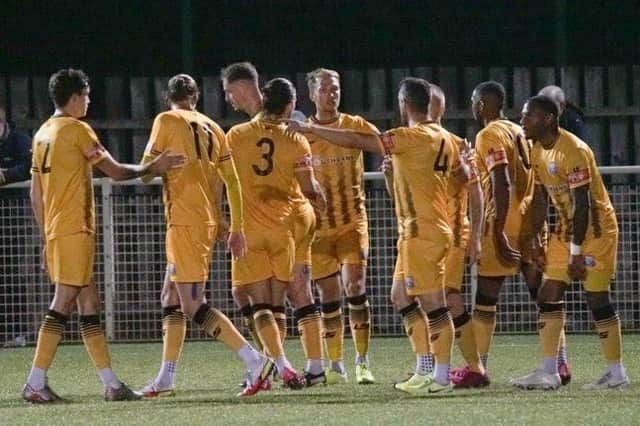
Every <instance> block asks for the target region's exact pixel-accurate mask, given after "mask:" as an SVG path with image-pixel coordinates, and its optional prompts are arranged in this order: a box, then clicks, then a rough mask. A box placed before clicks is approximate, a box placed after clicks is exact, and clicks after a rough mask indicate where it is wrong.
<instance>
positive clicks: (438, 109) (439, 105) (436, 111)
mask: <svg viewBox="0 0 640 426" xmlns="http://www.w3.org/2000/svg"><path fill="white" fill-rule="evenodd" d="M429 87H430V88H431V96H430V98H429V119H430V120H433V121H435V122H437V123H440V121H441V120H442V117H443V116H444V111H445V109H446V107H447V104H446V100H445V97H444V92H443V91H442V89H441V88H440V86H438V85H435V84H433V83H431V84H429Z"/></svg>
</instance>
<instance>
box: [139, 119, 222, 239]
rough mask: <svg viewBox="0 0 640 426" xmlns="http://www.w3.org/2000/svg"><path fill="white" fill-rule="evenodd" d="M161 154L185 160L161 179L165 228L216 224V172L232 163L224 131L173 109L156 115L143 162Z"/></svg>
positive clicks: (211, 121) (210, 122)
mask: <svg viewBox="0 0 640 426" xmlns="http://www.w3.org/2000/svg"><path fill="white" fill-rule="evenodd" d="M164 151H171V152H173V153H176V154H182V155H184V156H185V157H186V161H185V165H184V167H182V168H178V169H174V170H169V171H168V172H167V173H166V174H165V175H164V176H163V181H164V182H163V183H164V185H163V198H164V206H165V217H166V220H167V226H169V225H182V226H203V225H215V224H217V223H218V215H219V209H218V206H217V203H218V200H216V196H215V190H214V185H215V183H216V182H217V180H218V179H219V177H218V173H217V169H218V168H219V167H222V164H223V163H224V162H226V161H230V160H231V154H230V152H229V146H228V145H227V141H226V138H225V135H224V131H223V130H222V129H221V128H220V126H218V125H217V124H216V123H215V122H214V121H213V120H211V119H210V118H209V117H207V116H206V115H204V114H202V113H200V112H198V111H192V110H184V109H176V110H172V111H167V112H163V113H161V114H158V116H156V118H155V120H154V122H153V127H152V129H151V136H150V137H149V143H148V144H147V148H146V150H145V153H144V157H143V158H142V163H143V164H144V163H146V162H148V161H151V159H153V158H154V157H156V156H158V155H159V154H161V153H162V152H164Z"/></svg>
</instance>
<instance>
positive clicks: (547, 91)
mask: <svg viewBox="0 0 640 426" xmlns="http://www.w3.org/2000/svg"><path fill="white" fill-rule="evenodd" d="M538 95H544V96H547V97H549V98H551V99H553V101H554V102H555V103H557V104H558V110H559V112H560V115H562V113H563V112H564V110H565V108H566V107H567V98H566V96H565V95H564V91H563V90H562V89H561V88H559V87H558V86H553V85H552V86H545V87H543V88H542V89H540V91H539V92H538Z"/></svg>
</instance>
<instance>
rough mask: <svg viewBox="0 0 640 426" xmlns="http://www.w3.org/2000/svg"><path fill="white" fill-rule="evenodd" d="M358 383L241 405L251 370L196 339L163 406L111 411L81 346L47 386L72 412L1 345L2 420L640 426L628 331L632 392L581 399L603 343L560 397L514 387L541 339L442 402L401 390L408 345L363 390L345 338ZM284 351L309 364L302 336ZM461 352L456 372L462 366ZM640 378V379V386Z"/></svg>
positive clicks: (589, 349) (522, 341) (383, 348)
mask: <svg viewBox="0 0 640 426" xmlns="http://www.w3.org/2000/svg"><path fill="white" fill-rule="evenodd" d="M345 343H346V348H345V349H346V351H345V352H346V354H345V355H346V360H347V367H348V371H349V380H350V382H349V384H346V385H336V386H316V387H313V388H310V389H305V390H302V391H297V392H296V391H290V390H284V389H281V388H280V384H279V383H277V384H276V385H275V387H274V391H271V392H265V393H260V394H258V395H257V396H255V397H252V398H248V399H242V400H241V399H239V398H236V397H235V394H236V392H237V391H238V390H239V387H238V383H239V382H240V379H241V378H242V376H243V373H244V372H243V368H242V365H241V363H240V361H239V360H237V359H236V357H235V355H233V354H232V353H231V352H230V351H228V350H227V349H226V348H225V347H224V346H223V345H222V344H220V343H211V342H190V343H188V344H187V345H186V346H185V350H184V352H183V356H182V360H181V362H180V364H179V366H178V380H177V395H176V397H174V398H162V399H158V400H154V401H141V402H121V403H106V402H104V401H103V400H102V397H101V394H102V385H101V384H100V381H99V379H98V377H97V375H96V373H95V372H94V370H93V368H92V365H91V363H90V361H89V359H88V357H87V355H86V352H85V349H84V347H83V346H81V345H69V346H62V347H60V348H59V350H58V354H57V356H56V360H55V363H54V366H53V368H52V369H51V370H50V373H49V382H50V384H51V386H52V387H53V389H54V390H55V391H56V392H58V393H59V394H60V395H61V396H62V397H64V398H68V399H70V400H71V402H70V403H68V404H58V405H48V406H31V405H29V404H26V403H23V402H22V400H20V397H19V392H20V389H21V386H22V384H23V382H24V380H25V377H26V375H27V373H28V369H29V366H30V363H31V358H32V356H33V351H34V348H19V349H0V424H6V425H16V424H28V425H36V424H52V425H54V424H65V425H68V424H147V425H150V424H153V425H156V424H174V425H175V424H190V425H199V424H243V425H250V424H277V425H282V424H299V423H301V422H304V423H308V424H403V425H404V424H449V425H450V424H456V425H463V424H474V425H481V424H491V425H499V424H505V425H507V424H509V425H511V424H525V423H526V424H543V425H549V424H616V425H617V424H638V423H639V422H640V409H639V408H638V407H639V405H638V404H639V401H640V398H639V395H640V384H637V382H635V381H637V380H640V335H627V336H625V339H624V355H625V363H626V368H627V374H628V375H629V376H630V377H631V380H632V384H631V386H629V387H627V388H626V389H625V390H622V391H620V390H612V391H584V390H582V389H581V387H582V385H583V384H585V383H587V382H590V381H593V380H595V379H597V378H598V377H599V376H600V374H601V373H602V372H603V371H604V362H603V360H602V357H601V355H600V351H599V346H598V341H597V337H596V336H595V335H590V336H583V335H578V336H568V343H569V345H568V346H569V357H570V362H571V366H572V373H573V381H572V382H571V384H570V385H569V386H566V387H563V388H562V389H560V390H559V391H555V392H553V391H551V392H543V391H521V390H515V389H512V387H511V386H510V385H509V379H510V378H512V377H515V376H520V375H523V374H525V373H528V372H529V371H531V370H532V369H533V367H535V366H536V365H537V364H538V362H539V349H538V339H537V337H536V336H498V337H496V338H495V340H494V345H493V349H492V350H493V353H492V357H491V359H490V360H489V368H490V373H491V380H492V384H491V386H489V387H488V388H484V389H478V390H464V391H454V392H452V393H449V394H446V395H440V396H435V397H422V398H415V397H410V396H406V395H404V394H402V393H400V392H399V391H396V390H394V389H393V387H392V383H393V382H394V381H395V380H398V379H402V378H404V377H405V375H406V373H407V372H408V371H409V370H411V369H412V367H413V365H414V357H413V354H412V353H411V352H410V349H409V343H408V342H407V340H406V339H404V338H377V339H374V340H373V342H372V344H371V350H372V353H371V368H372V371H373V373H374V374H375V377H376V384H374V385H366V386H364V385H356V384H355V371H354V367H353V361H352V359H353V348H352V343H351V341H350V340H347V341H346V342H345ZM286 348H287V352H288V354H289V357H290V359H291V360H292V361H293V362H294V365H296V366H302V365H303V364H302V351H301V348H300V344H299V342H298V340H295V339H289V340H288V341H287V345H286ZM111 352H112V358H113V364H114V368H115V370H116V373H117V374H119V375H120V377H121V379H122V380H124V381H126V382H127V383H128V384H130V385H131V386H132V387H134V388H136V389H138V388H140V387H141V386H142V385H144V384H145V383H146V382H147V381H149V380H150V379H151V378H153V377H154V376H155V374H156V372H157V368H158V366H159V363H160V356H161V352H162V346H161V344H159V343H147V344H120V345H111ZM460 359H461V358H460V356H459V354H458V351H457V349H456V351H455V357H454V365H456V366H457V365H459V363H460ZM634 380H635V381H634Z"/></svg>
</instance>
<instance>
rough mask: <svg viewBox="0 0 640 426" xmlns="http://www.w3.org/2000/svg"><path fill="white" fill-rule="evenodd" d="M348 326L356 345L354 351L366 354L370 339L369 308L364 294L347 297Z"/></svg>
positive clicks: (362, 354) (361, 354)
mask: <svg viewBox="0 0 640 426" xmlns="http://www.w3.org/2000/svg"><path fill="white" fill-rule="evenodd" d="M348 302H349V326H350V328H351V336H352V337H353V343H354V344H355V347H356V353H357V354H358V355H360V356H366V355H367V354H368V353H369V340H370V339H371V308H370V306H369V301H368V300H367V295H366V294H361V295H360V296H355V297H350V298H348Z"/></svg>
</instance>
